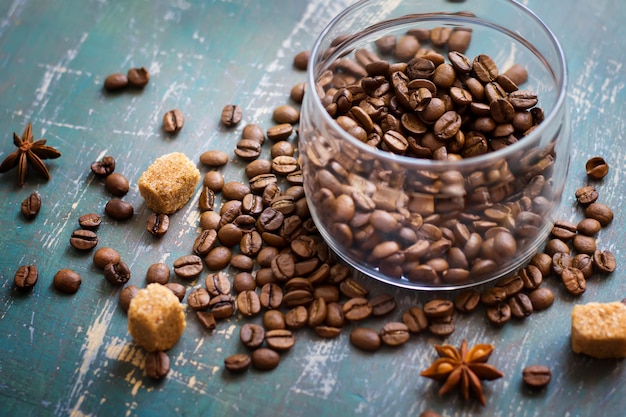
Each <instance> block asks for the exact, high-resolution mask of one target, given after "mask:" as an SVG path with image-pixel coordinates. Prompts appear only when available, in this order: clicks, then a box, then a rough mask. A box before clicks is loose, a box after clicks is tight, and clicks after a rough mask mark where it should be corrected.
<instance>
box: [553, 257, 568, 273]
mask: <svg viewBox="0 0 626 417" xmlns="http://www.w3.org/2000/svg"><path fill="white" fill-rule="evenodd" d="M570 266H572V257H571V256H570V255H569V253H563V252H557V253H555V254H554V256H553V257H552V271H553V272H554V273H555V274H556V275H559V276H560V275H561V274H562V273H563V270H564V269H565V268H568V267H570Z"/></svg>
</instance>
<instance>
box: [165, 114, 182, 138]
mask: <svg viewBox="0 0 626 417" xmlns="http://www.w3.org/2000/svg"><path fill="white" fill-rule="evenodd" d="M184 124H185V116H184V115H183V112H181V111H180V110H178V109H174V110H170V111H168V112H166V113H165V115H163V130H165V131H166V132H167V133H178V132H179V131H180V129H182V128H183V125H184Z"/></svg>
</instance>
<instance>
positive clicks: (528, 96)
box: [509, 90, 538, 110]
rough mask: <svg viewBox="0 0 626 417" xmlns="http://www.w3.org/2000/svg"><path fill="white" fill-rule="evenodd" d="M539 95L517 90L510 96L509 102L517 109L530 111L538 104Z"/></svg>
mask: <svg viewBox="0 0 626 417" xmlns="http://www.w3.org/2000/svg"><path fill="white" fill-rule="evenodd" d="M537 101H538V99H537V94H536V93H535V92H534V91H529V90H516V91H512V92H511V93H510V94H509V102H510V103H511V104H512V105H513V107H515V109H517V110H519V109H529V108H531V107H533V106H535V105H536V104H537Z"/></svg>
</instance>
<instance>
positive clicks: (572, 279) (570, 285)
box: [561, 267, 587, 295]
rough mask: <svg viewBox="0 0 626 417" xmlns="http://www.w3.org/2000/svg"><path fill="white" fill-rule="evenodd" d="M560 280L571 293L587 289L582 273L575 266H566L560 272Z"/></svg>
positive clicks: (577, 293)
mask: <svg viewBox="0 0 626 417" xmlns="http://www.w3.org/2000/svg"><path fill="white" fill-rule="evenodd" d="M561 281H563V284H564V285H565V289H566V290H567V291H568V292H569V293H570V294H573V295H580V294H582V293H584V292H585V290H586V289H587V281H586V280H585V276H584V275H583V273H582V272H581V271H580V270H579V269H576V268H572V267H567V268H565V269H563V272H562V273H561Z"/></svg>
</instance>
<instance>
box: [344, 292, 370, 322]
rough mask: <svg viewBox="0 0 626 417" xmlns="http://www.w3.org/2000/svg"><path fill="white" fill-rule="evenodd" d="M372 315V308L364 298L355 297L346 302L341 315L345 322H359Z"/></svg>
mask: <svg viewBox="0 0 626 417" xmlns="http://www.w3.org/2000/svg"><path fill="white" fill-rule="evenodd" d="M371 314H372V306H371V305H370V304H369V302H368V300H367V299H366V298H362V297H356V298H351V299H350V300H348V301H346V303H345V304H344V305H343V315H344V317H345V318H346V319H347V320H350V321H359V320H364V319H366V318H368V317H369V316H370V315H371Z"/></svg>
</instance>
